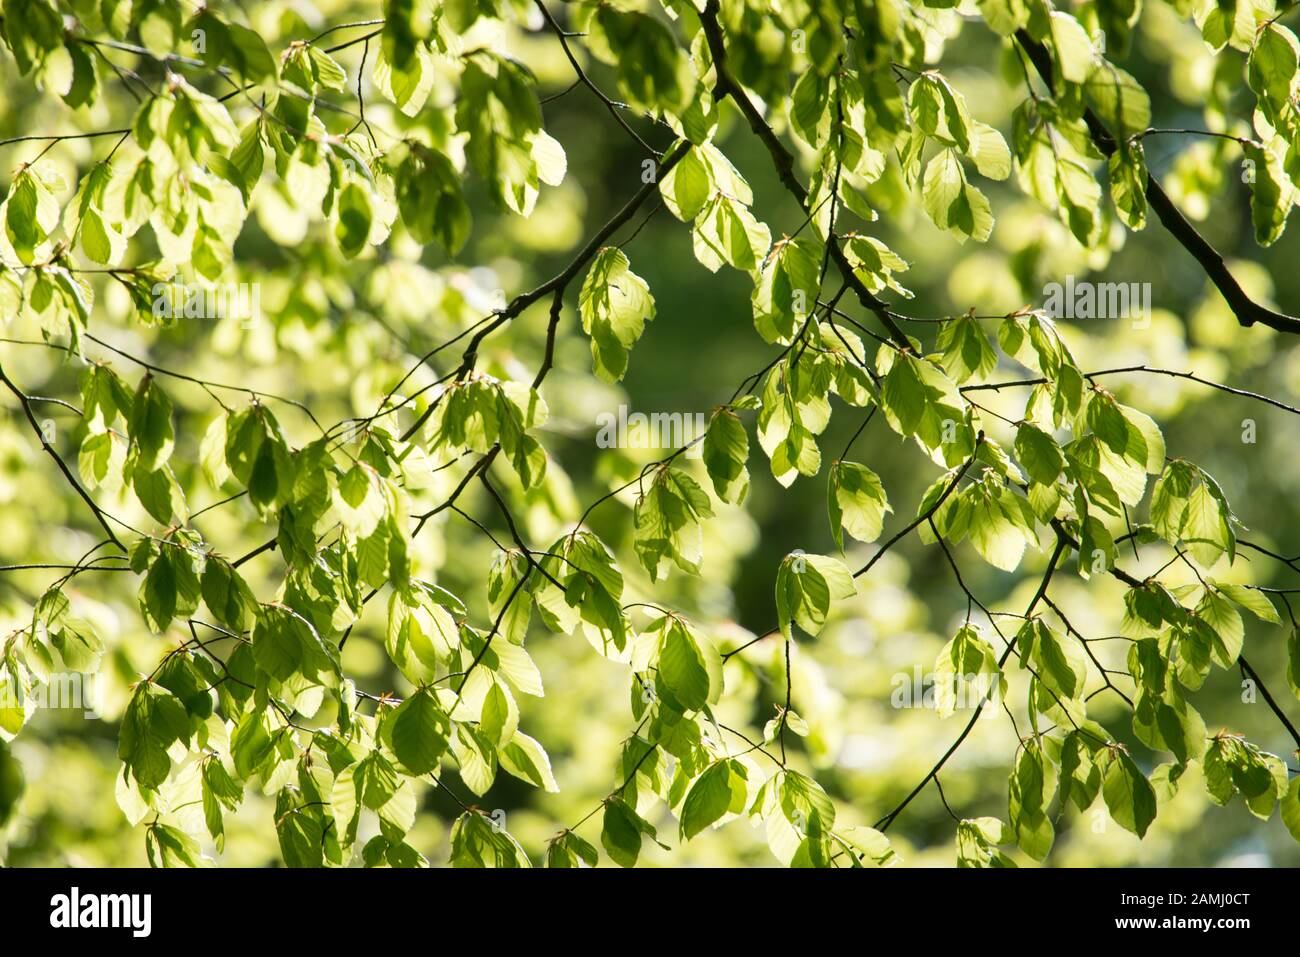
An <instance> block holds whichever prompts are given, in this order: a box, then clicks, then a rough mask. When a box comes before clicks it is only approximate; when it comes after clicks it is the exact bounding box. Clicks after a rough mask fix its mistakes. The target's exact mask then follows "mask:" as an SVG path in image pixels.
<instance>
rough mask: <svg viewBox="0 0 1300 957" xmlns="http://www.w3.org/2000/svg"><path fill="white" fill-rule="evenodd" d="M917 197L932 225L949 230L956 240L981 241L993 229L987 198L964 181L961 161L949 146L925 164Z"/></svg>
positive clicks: (964, 176) (987, 236)
mask: <svg viewBox="0 0 1300 957" xmlns="http://www.w3.org/2000/svg"><path fill="white" fill-rule="evenodd" d="M921 196H922V198H923V200H924V202H925V211H926V212H927V213H928V214H929V216H930V219H931V220H932V221H933V222H934V224H935V225H936V226H938V227H939V228H940V229H946V230H948V231H949V232H951V233H952V234H953V235H954V236H955V237H956V238H957V241H958V242H965V241H966V240H967V239H971V238H974V240H975V241H976V242H980V243H982V242H984V241H985V240H987V239H988V238H989V234H990V233H991V232H992V231H993V213H992V210H991V208H990V206H989V201H988V198H987V197H985V195H984V194H983V193H981V192H980V191H979V190H978V189H976V188H975V187H974V186H971V185H970V183H968V182H967V181H966V172H965V170H963V169H962V166H961V161H960V160H959V159H958V158H957V154H956V152H955V151H953V150H951V149H947V150H943V151H942V152H941V153H938V154H936V155H935V156H934V158H933V159H931V160H930V163H929V165H928V166H926V168H925V177H924V179H923V180H922V182H921Z"/></svg>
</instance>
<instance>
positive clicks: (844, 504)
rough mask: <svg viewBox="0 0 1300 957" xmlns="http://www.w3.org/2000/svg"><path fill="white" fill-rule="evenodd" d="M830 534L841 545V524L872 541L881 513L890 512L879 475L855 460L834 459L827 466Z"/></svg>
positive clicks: (879, 526)
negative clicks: (831, 463) (828, 466)
mask: <svg viewBox="0 0 1300 957" xmlns="http://www.w3.org/2000/svg"><path fill="white" fill-rule="evenodd" d="M827 505H828V507H829V509H830V518H831V534H832V535H834V536H835V544H836V545H838V546H840V548H843V547H844V538H843V534H842V532H841V528H842V529H843V530H844V531H847V532H848V533H849V534H850V535H852V536H853V537H854V538H856V539H857V540H858V541H860V542H874V541H875V540H876V539H877V538H879V537H880V531H881V529H882V528H883V527H884V521H885V513H886V512H892V511H893V508H892V507H891V506H890V504H889V499H888V497H887V496H886V495H885V488H884V486H883V485H881V483H880V476H878V475H877V474H876V473H875V472H873V471H871V469H869V468H867V467H866V466H865V465H859V464H858V463H857V462H844V461H840V462H836V463H835V464H834V465H832V466H831V473H830V494H829V495H828V496H827Z"/></svg>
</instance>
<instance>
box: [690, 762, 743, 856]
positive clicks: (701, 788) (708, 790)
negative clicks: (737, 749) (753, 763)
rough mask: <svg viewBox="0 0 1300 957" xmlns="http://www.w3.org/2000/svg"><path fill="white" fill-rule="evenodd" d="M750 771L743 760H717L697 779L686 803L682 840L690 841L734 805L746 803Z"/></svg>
mask: <svg viewBox="0 0 1300 957" xmlns="http://www.w3.org/2000/svg"><path fill="white" fill-rule="evenodd" d="M746 778H747V774H746V771H745V766H744V765H743V764H741V763H740V762H739V761H735V760H726V761H716V762H714V763H713V764H711V765H709V767H708V768H706V769H705V771H704V773H703V774H701V775H700V776H699V777H698V778H696V779H695V783H694V784H692V785H691V789H690V791H688V792H687V793H686V800H685V801H684V802H683V803H682V813H681V831H682V840H686V841H689V840H690V839H691V838H693V837H694V836H695V835H696V834H699V833H700V831H702V830H704V829H705V828H706V827H709V826H710V825H711V824H714V823H715V822H716V821H718V819H719V818H721V817H722V816H723V815H724V814H726V813H727V812H728V810H731V809H732V808H733V806H739V807H742V808H743V807H744V802H745V796H746V787H745V782H746Z"/></svg>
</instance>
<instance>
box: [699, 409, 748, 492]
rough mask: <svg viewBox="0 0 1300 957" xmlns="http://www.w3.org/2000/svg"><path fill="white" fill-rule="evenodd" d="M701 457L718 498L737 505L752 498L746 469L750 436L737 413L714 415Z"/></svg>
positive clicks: (723, 410) (706, 434) (726, 410)
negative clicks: (748, 497)
mask: <svg viewBox="0 0 1300 957" xmlns="http://www.w3.org/2000/svg"><path fill="white" fill-rule="evenodd" d="M701 454H702V456H703V459H704V467H705V468H706V469H707V470H708V472H709V478H710V479H712V480H713V490H714V491H715V492H716V493H717V495H718V498H720V499H722V500H723V501H724V502H731V503H732V504H734V505H740V504H741V503H743V502H744V501H745V497H746V496H747V495H748V494H749V469H748V468H746V465H745V463H746V461H747V460H748V459H749V435H748V434H747V433H746V432H745V426H744V425H743V424H742V423H741V421H740V417H739V416H738V415H736V413H734V412H732V411H731V410H730V409H719V410H718V411H716V412H715V413H713V417H712V418H711V419H710V420H709V428H708V431H706V432H705V433H704V445H703V449H702V453H701Z"/></svg>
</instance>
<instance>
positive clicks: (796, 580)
mask: <svg viewBox="0 0 1300 957" xmlns="http://www.w3.org/2000/svg"><path fill="white" fill-rule="evenodd" d="M856 593H857V587H856V586H855V585H854V583H853V576H852V575H850V574H849V570H848V569H847V568H845V567H844V565H843V563H841V562H839V561H838V560H836V559H834V558H827V557H826V556H824V555H809V554H807V553H804V552H793V553H791V554H789V555H787V556H786V557H785V559H784V560H783V561H782V562H781V567H780V568H779V569H778V570H777V573H776V613H777V618H778V620H779V621H780V625H781V634H783V635H785V637H786V639H787V640H788V639H790V638H791V637H792V636H791V632H790V624H791V622H795V623H797V624H798V625H799V627H800V628H802V629H803V630H804V631H806V632H808V633H809V634H811V635H817V634H818V633H820V632H821V630H822V626H823V625H824V624H825V623H826V618H827V616H828V615H829V614H830V609H831V602H833V601H837V600H839V599H843V598H851V597H853V595H855V594H856Z"/></svg>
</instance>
